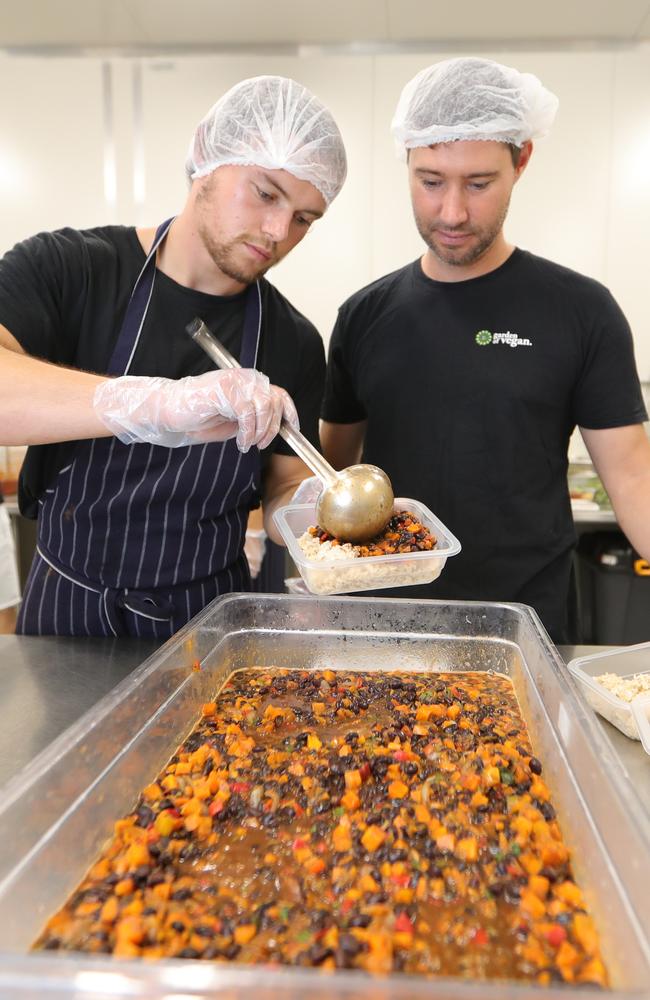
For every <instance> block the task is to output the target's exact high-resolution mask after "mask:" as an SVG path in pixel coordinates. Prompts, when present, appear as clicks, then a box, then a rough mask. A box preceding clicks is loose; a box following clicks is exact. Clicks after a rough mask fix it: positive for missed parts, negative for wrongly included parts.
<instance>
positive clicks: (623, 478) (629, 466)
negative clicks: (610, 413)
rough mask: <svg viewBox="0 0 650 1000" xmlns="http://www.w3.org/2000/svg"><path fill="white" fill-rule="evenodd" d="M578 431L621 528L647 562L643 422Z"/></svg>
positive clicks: (649, 479)
mask: <svg viewBox="0 0 650 1000" xmlns="http://www.w3.org/2000/svg"><path fill="white" fill-rule="evenodd" d="M581 433H582V437H583V438H584V441H585V444H586V445H587V449H588V451H589V454H590V455H591V458H592V460H593V463H594V466H595V468H596V471H597V473H598V475H599V476H600V478H601V480H602V483H603V486H604V487H605V489H606V490H607V493H608V494H609V498H610V500H611V502H612V507H613V508H614V512H615V514H616V519H617V521H618V523H619V525H620V527H621V530H622V531H623V532H624V534H625V535H626V537H627V538H628V539H629V541H630V542H631V544H632V545H633V547H634V548H635V549H636V551H637V552H638V553H639V554H640V555H641V556H643V558H644V559H648V560H649V561H650V441H649V440H648V437H647V435H646V432H645V429H644V427H643V425H642V424H632V425H630V426H627V427H612V428H606V429H604V430H588V429H585V428H581Z"/></svg>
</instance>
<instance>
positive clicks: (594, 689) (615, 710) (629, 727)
mask: <svg viewBox="0 0 650 1000" xmlns="http://www.w3.org/2000/svg"><path fill="white" fill-rule="evenodd" d="M569 670H570V671H571V673H572V674H573V676H574V677H575V679H576V681H577V682H578V684H579V685H580V687H581V689H582V692H583V694H584V696H585V698H586V699H587V701H588V702H589V704H590V705H591V707H592V708H593V709H594V711H595V712H598V714H599V715H602V717H603V718H604V719H607V721H608V722H611V724H612V725H613V726H616V728H617V729H620V731H621V732H622V733H624V735H625V736H628V737H629V738H630V739H632V740H639V739H641V738H642V735H644V734H645V733H646V732H647V725H648V724H647V713H646V712H645V710H644V708H643V707H642V706H644V705H645V703H646V702H649V703H650V642H640V643H637V644H636V645H634V646H624V647H621V648H620V649H613V650H607V651H605V652H601V653H593V654H591V655H590V656H579V657H576V658H575V659H574V660H571V662H570V663H569ZM646 744H647V745H646ZM644 747H645V749H646V750H647V751H648V753H650V738H649V737H648V736H647V735H646V738H645V740H644Z"/></svg>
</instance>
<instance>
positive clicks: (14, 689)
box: [0, 636, 650, 833]
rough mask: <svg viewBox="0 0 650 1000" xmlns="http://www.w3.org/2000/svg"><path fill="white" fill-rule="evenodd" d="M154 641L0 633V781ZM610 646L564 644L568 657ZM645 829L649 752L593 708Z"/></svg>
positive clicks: (119, 676) (154, 645) (151, 649)
mask: <svg viewBox="0 0 650 1000" xmlns="http://www.w3.org/2000/svg"><path fill="white" fill-rule="evenodd" d="M158 645H159V644H157V643H156V642H154V641H153V640H144V639H81V638H79V639H69V638H55V637H51V638H50V637H47V638H36V637H31V636H0V706H1V707H2V727H1V728H0V786H1V785H2V784H4V783H5V782H6V781H7V780H8V779H9V778H10V777H11V776H12V775H14V774H15V773H16V772H17V771H18V770H20V769H21V768H22V767H24V766H25V765H26V764H28V763H29V761H31V760H32V759H33V758H34V757H35V756H36V754H37V753H39V752H40V751H41V750H43V749H44V748H45V747H46V746H47V745H48V744H49V743H50V742H51V741H52V740H53V739H54V738H55V737H56V736H58V735H59V733H61V732H62V731H63V730H64V729H66V728H67V727H68V726H69V725H70V724H71V723H73V722H75V721H76V720H77V719H78V718H79V717H80V716H81V715H82V714H83V713H84V712H86V711H87V710H88V709H89V708H91V707H92V706H93V705H94V704H95V703H96V702H97V701H99V699H100V698H101V697H103V695H105V694H106V693H107V692H108V691H110V690H111V688H113V687H115V685H116V684H118V683H119V682H120V681H121V680H122V679H123V678H124V677H126V676H127V674H129V673H130V672H131V671H132V670H134V669H135V667H137V666H139V664H140V663H142V662H143V660H144V659H146V657H147V656H149V655H150V654H151V653H153V652H154V650H155V649H156V648H157V646H158ZM607 648H611V647H605V646H601V647H597V646H563V647H560V653H561V654H562V656H563V657H564V659H565V660H566V661H568V660H571V659H573V658H574V657H576V656H585V655H588V654H589V653H593V652H596V651H598V650H603V649H607ZM598 719H599V722H600V723H601V725H602V727H603V730H604V732H605V733H606V734H607V737H608V738H609V740H610V742H611V744H612V746H613V747H614V750H615V752H616V755H617V757H618V759H619V761H620V765H621V771H622V773H623V774H625V775H627V777H628V778H629V780H630V781H631V783H632V784H633V786H634V787H635V789H636V791H637V794H638V796H639V800H640V801H641V803H642V804H643V806H644V808H645V811H646V814H647V820H648V832H649V833H650V757H649V756H648V755H647V754H646V753H644V751H643V748H642V746H641V744H640V743H639V742H638V741H636V740H629V739H628V738H627V737H626V736H623V734H622V733H620V732H619V731H618V729H615V728H614V726H612V725H610V724H609V723H608V722H606V721H605V720H603V719H600V717H599V716H598Z"/></svg>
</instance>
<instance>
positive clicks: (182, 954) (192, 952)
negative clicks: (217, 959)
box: [176, 948, 201, 958]
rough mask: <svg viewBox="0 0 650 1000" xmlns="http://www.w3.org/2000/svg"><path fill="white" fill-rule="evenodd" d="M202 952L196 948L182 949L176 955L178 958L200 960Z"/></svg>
mask: <svg viewBox="0 0 650 1000" xmlns="http://www.w3.org/2000/svg"><path fill="white" fill-rule="evenodd" d="M200 957H201V952H200V951H197V950H196V948H181V950H180V951H179V952H177V954H176V958H200Z"/></svg>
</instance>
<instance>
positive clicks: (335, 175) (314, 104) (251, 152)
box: [185, 76, 347, 204]
mask: <svg viewBox="0 0 650 1000" xmlns="http://www.w3.org/2000/svg"><path fill="white" fill-rule="evenodd" d="M226 164H240V165H252V164H254V165H255V166H258V167H266V168H267V169H269V170H288V171H289V173H291V174H293V175H294V176H295V177H297V178H298V179H299V180H303V181H309V183H310V184H313V185H314V187H315V188H316V189H317V190H318V191H320V193H321V194H322V196H323V198H324V199H325V201H326V202H327V204H329V203H330V202H331V201H333V199H334V198H335V197H336V195H337V194H338V193H339V191H340V190H341V187H342V186H343V181H344V180H345V175H346V172H347V163H346V158H345V148H344V146H343V140H342V138H341V133H340V132H339V130H338V127H337V125H336V122H335V121H334V119H333V117H332V115H331V114H330V112H329V111H328V110H327V108H326V107H325V106H324V105H323V104H321V102H320V101H319V100H318V99H317V98H316V97H314V95H313V94H311V93H310V92H309V91H308V90H307V88H306V87H303V86H302V85H301V84H299V83H296V81H295V80H289V79H287V78H286V77H283V76H256V77H252V78H251V79H250V80H242V81H241V83H237V84H235V86H234V87H232V88H231V90H229V91H228V92H227V93H226V94H224V95H223V97H222V98H221V99H220V100H218V101H217V103H216V104H215V105H214V107H212V108H211V109H210V111H209V112H208V113H207V115H206V116H205V118H204V119H203V120H202V121H201V122H199V124H198V126H197V128H196V131H195V133H194V135H193V137H192V142H191V143H190V149H189V154H188V158H187V162H186V164H185V169H186V172H187V174H188V177H190V178H191V179H192V180H194V179H195V178H196V177H205V176H206V174H210V173H212V171H213V170H216V168H217V167H223V166H225V165H226Z"/></svg>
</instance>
